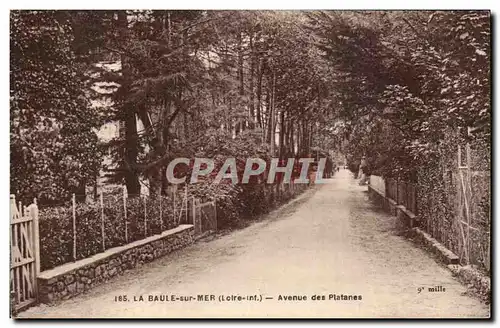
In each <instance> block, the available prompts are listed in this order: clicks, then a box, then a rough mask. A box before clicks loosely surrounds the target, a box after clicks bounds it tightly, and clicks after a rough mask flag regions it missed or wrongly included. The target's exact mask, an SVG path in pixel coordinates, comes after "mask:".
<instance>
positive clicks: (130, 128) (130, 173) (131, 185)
mask: <svg viewBox="0 0 500 328" xmlns="http://www.w3.org/2000/svg"><path fill="white" fill-rule="evenodd" d="M118 24H119V25H120V28H121V33H122V35H121V36H122V38H123V39H126V38H127V34H128V32H127V29H128V22H127V13H126V12H125V11H124V10H122V11H119V12H118ZM121 63H122V75H123V80H124V82H123V83H122V86H121V88H122V89H123V92H122V94H124V95H127V94H129V90H130V83H131V80H132V76H131V75H132V68H131V65H130V63H129V58H128V57H127V56H124V55H122V56H121ZM123 100H125V99H123ZM123 112H124V119H123V121H124V123H125V124H124V125H125V154H124V155H125V156H124V161H125V166H124V168H125V184H126V185H127V192H128V194H129V195H131V196H135V195H139V194H140V192H141V186H140V183H139V177H138V174H137V170H136V166H137V155H138V153H139V150H138V148H139V145H138V135H137V122H136V118H135V110H134V108H133V107H132V106H131V105H126V106H124V108H123Z"/></svg>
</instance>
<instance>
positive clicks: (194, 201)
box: [193, 196, 196, 233]
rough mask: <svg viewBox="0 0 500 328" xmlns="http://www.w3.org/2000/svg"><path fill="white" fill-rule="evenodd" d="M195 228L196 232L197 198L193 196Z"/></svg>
mask: <svg viewBox="0 0 500 328" xmlns="http://www.w3.org/2000/svg"><path fill="white" fill-rule="evenodd" d="M193 230H194V232H195V233H196V198H194V196H193Z"/></svg>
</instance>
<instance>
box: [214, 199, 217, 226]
mask: <svg viewBox="0 0 500 328" xmlns="http://www.w3.org/2000/svg"><path fill="white" fill-rule="evenodd" d="M214 213H215V214H214V215H215V231H216V232H217V229H218V221H217V197H214Z"/></svg>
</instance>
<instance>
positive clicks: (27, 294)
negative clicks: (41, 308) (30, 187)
mask: <svg viewBox="0 0 500 328" xmlns="http://www.w3.org/2000/svg"><path fill="white" fill-rule="evenodd" d="M10 250H11V255H10V256H11V257H10V291H11V297H12V300H11V302H12V306H13V309H12V310H13V311H19V310H21V309H23V308H25V307H27V306H28V305H30V304H32V303H34V302H36V301H37V285H36V279H37V276H38V274H39V273H40V245H39V236H38V207H37V205H36V200H35V202H34V203H33V204H31V205H30V206H28V207H26V206H23V205H22V203H21V202H19V203H18V204H16V198H15V196H14V195H10Z"/></svg>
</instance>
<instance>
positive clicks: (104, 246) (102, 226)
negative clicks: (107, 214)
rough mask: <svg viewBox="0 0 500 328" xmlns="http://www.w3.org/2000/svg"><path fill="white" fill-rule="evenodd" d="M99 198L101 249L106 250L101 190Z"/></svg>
mask: <svg viewBox="0 0 500 328" xmlns="http://www.w3.org/2000/svg"><path fill="white" fill-rule="evenodd" d="M99 198H100V203H101V235H102V251H103V252H104V251H106V239H105V238H106V234H105V231H104V198H103V195H102V190H101V194H100V196H99Z"/></svg>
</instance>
